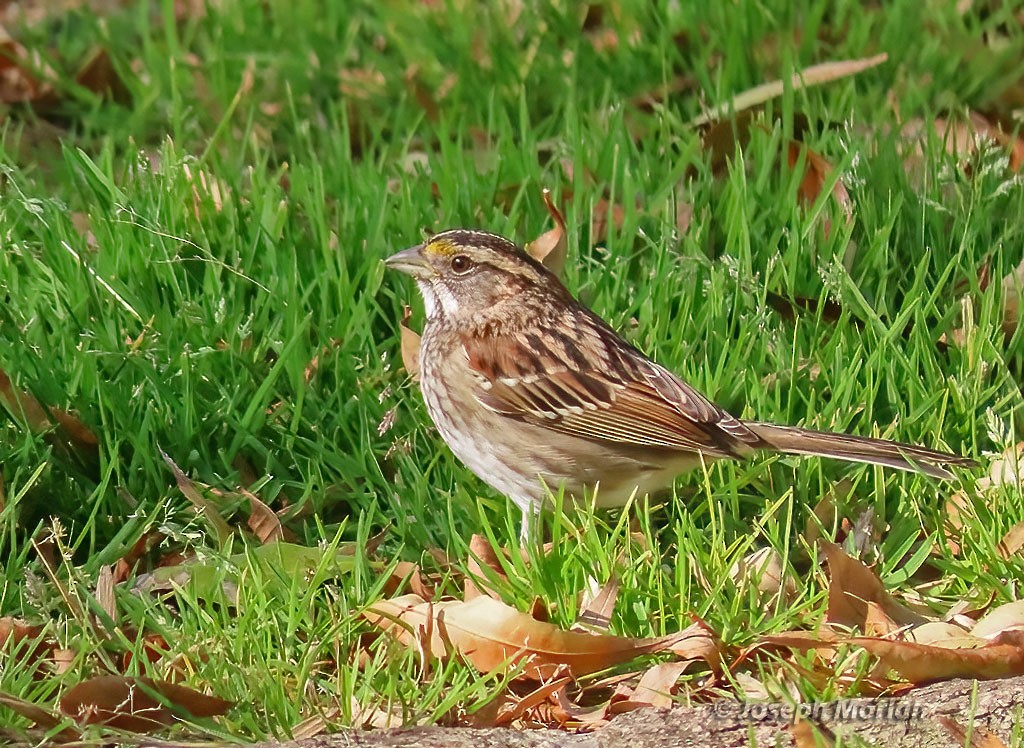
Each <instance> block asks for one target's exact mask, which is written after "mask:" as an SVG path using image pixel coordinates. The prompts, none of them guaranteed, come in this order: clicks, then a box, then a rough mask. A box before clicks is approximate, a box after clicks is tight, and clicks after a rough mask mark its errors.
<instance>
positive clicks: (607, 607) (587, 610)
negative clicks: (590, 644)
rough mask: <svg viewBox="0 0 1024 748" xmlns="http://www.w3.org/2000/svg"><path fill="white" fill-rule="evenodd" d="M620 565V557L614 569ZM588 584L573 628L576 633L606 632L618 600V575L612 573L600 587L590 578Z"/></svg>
mask: <svg viewBox="0 0 1024 748" xmlns="http://www.w3.org/2000/svg"><path fill="white" fill-rule="evenodd" d="M621 565H622V558H621V556H620V558H619V560H618V562H617V563H616V567H621ZM588 582H589V584H588V587H587V590H586V591H585V592H584V597H583V599H582V600H581V601H580V612H579V615H577V616H576V622H575V623H574V624H573V628H574V629H576V630H578V631H601V632H604V631H607V630H608V629H609V627H610V626H611V622H612V613H614V612H615V601H616V600H618V598H619V575H618V574H616V573H614V572H613V573H612V574H611V576H609V577H608V581H606V582H605V583H604V584H602V585H598V583H597V580H596V579H594V578H592V577H591V578H590V579H589V580H588Z"/></svg>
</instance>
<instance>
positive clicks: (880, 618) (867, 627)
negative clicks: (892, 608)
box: [864, 600, 927, 637]
mask: <svg viewBox="0 0 1024 748" xmlns="http://www.w3.org/2000/svg"><path fill="white" fill-rule="evenodd" d="M924 625H927V624H924ZM899 629H900V625H899V624H898V623H896V622H895V621H894V620H892V619H891V618H890V617H889V616H888V615H886V613H885V611H884V610H882V606H881V605H879V604H878V603H876V602H875V601H874V600H868V601H867V612H866V613H865V615H864V633H865V634H866V635H867V636H877V637H883V636H888V635H889V634H891V633H893V632H894V631H898V630H899Z"/></svg>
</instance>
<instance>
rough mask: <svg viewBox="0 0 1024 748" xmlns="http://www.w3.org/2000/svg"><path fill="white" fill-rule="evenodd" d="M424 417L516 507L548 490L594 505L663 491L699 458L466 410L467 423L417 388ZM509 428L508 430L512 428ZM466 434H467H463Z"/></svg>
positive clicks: (533, 502)
mask: <svg viewBox="0 0 1024 748" xmlns="http://www.w3.org/2000/svg"><path fill="white" fill-rule="evenodd" d="M424 401H425V403H426V406H427V411H428V412H429V413H430V416H431V419H432V420H433V421H434V424H435V425H436V426H437V428H438V431H439V432H440V433H441V436H442V437H443V438H444V440H445V442H446V443H447V444H448V446H449V448H450V449H451V450H452V452H453V453H454V454H455V456H456V457H457V458H459V460H460V461H461V462H462V463H463V464H464V465H465V466H466V467H468V468H469V469H470V470H472V471H473V472H474V473H475V474H476V475H477V476H478V477H479V478H480V479H481V480H483V481H484V482H485V483H487V484H488V485H490V486H491V487H492V488H494V489H495V490H497V491H499V492H501V493H502V494H504V495H505V496H507V497H508V498H510V499H511V500H512V501H514V502H515V503H516V504H517V505H518V506H519V507H520V509H522V510H523V511H524V512H525V511H528V510H529V511H537V510H539V509H541V508H542V507H543V506H545V504H547V503H549V501H550V499H551V495H552V494H556V495H557V493H558V491H559V490H560V489H564V491H565V495H566V496H568V497H572V498H574V499H575V500H577V501H579V502H581V503H582V502H586V503H590V502H593V504H594V505H595V506H597V507H599V508H607V507H618V506H622V505H623V504H625V503H627V502H628V501H629V500H630V499H631V498H633V497H643V496H644V495H647V494H653V493H657V492H660V491H663V490H665V489H667V488H669V487H671V485H672V480H673V479H674V478H675V477H676V476H677V475H679V474H680V473H683V472H686V471H687V470H690V469H692V468H694V467H696V466H697V465H699V464H700V457H699V456H698V455H695V454H692V453H682V452H680V453H675V454H666V453H665V452H659V453H656V454H655V453H651V452H645V451H644V450H643V449H640V448H637V447H629V446H625V445H616V444H612V443H602V442H598V441H590V440H584V439H579V438H576V437H572V436H568V435H565V434H561V433H559V432H556V431H551V430H548V429H544V428H541V427H539V426H535V425H532V424H529V423H523V422H518V421H516V422H510V419H509V418H508V417H506V416H502V415H499V414H497V413H494V412H492V411H489V410H486V409H483V408H473V409H472V412H473V414H474V415H473V416H470V418H472V421H473V422H472V423H468V422H467V416H465V415H464V414H463V411H464V409H462V408H449V409H447V410H445V409H443V404H442V403H441V402H440V401H439V400H438V399H437V398H436V397H431V396H429V395H428V394H427V393H426V392H424ZM513 430H514V431H515V434H514V435H513V434H512V431H513ZM467 434H472V435H473V436H472V438H467V437H466V436H465V435H467Z"/></svg>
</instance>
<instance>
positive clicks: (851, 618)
mask: <svg viewBox="0 0 1024 748" xmlns="http://www.w3.org/2000/svg"><path fill="white" fill-rule="evenodd" d="M819 547H820V548H821V549H822V551H823V552H824V554H825V559H826V561H827V562H828V571H829V587H828V610H827V612H826V614H825V620H826V621H827V622H828V623H831V624H839V625H841V626H847V627H849V628H860V629H863V627H864V624H865V621H866V619H867V612H868V608H867V603H868V602H869V601H870V602H874V603H877V604H878V605H879V606H880V608H881V609H882V610H883V611H884V612H885V614H886V615H887V616H888V617H889V618H891V619H892V620H893V621H895V622H896V623H897V624H899V625H901V626H902V625H907V624H915V623H924V622H925V621H926V620H927V619H926V618H925V617H924V616H921V615H919V614H917V613H915V612H914V611H912V610H910V609H909V608H907V607H905V606H903V605H901V604H900V603H898V602H896V600H894V599H893V598H892V596H891V595H889V593H888V592H886V591H885V587H884V586H883V585H882V581H881V580H880V579H879V578H878V575H877V574H875V573H874V572H873V571H871V570H870V569H869V568H868V567H866V566H865V565H864V564H862V563H861V562H860V561H858V560H857V559H855V558H852V557H851V556H849V555H847V554H846V552H845V551H843V549H842V548H840V547H839V546H837V545H836V544H835V543H830V542H827V541H822V542H820V543H819Z"/></svg>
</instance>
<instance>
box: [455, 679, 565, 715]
mask: <svg viewBox="0 0 1024 748" xmlns="http://www.w3.org/2000/svg"><path fill="white" fill-rule="evenodd" d="M571 680H572V679H571V678H569V676H564V677H561V678H556V679H555V680H553V681H551V682H550V683H542V684H541V685H539V686H537V688H535V689H533V690H532V691H530V692H529V693H528V694H526V695H525V696H522V697H520V698H515V697H513V696H512V695H511V694H509V693H508V692H506V695H505V698H503V699H496V700H495V702H494V708H492V709H486V708H485V709H484V710H480V711H479V712H476V713H474V715H473V726H474V727H502V726H504V725H510V724H512V723H513V722H515V721H517V720H520V719H522V718H524V717H526V716H527V715H528V714H529V713H530V712H531V711H533V710H535V709H537V708H538V707H539V706H541V705H542V704H545V703H546V702H547V701H548V700H549V699H550V698H551V697H552V696H553V695H554V694H555V693H556V692H558V691H560V690H562V689H564V688H565V687H566V686H567V685H568V684H569V683H570V681H571ZM488 706H491V705H488ZM485 720H486V721H485Z"/></svg>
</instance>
